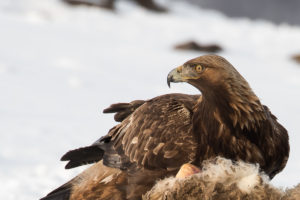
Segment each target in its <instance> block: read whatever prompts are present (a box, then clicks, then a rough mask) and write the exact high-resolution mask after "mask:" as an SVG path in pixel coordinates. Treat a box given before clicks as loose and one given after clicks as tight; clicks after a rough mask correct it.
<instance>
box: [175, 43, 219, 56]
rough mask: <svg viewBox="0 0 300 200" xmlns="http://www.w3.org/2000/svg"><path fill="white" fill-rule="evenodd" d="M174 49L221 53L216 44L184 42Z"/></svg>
mask: <svg viewBox="0 0 300 200" xmlns="http://www.w3.org/2000/svg"><path fill="white" fill-rule="evenodd" d="M175 49H180V50H193V51H205V52H212V53H216V52H219V51H222V48H221V47H220V46H219V45H217V44H209V45H202V44H199V43H197V42H194V41H189V42H184V43H181V44H178V45H176V46H175Z"/></svg>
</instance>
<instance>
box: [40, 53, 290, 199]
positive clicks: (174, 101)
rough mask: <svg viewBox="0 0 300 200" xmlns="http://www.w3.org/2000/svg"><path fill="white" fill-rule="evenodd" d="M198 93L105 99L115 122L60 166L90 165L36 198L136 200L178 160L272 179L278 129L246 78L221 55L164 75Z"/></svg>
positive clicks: (278, 163)
mask: <svg viewBox="0 0 300 200" xmlns="http://www.w3.org/2000/svg"><path fill="white" fill-rule="evenodd" d="M167 81H168V85H170V83H171V82H187V83H189V84H191V85H193V86H194V87H196V88H197V89H199V90H200V91H201V93H202V95H187V94H166V95H162V96H158V97H155V98H153V99H150V100H146V101H143V100H137V101H133V102H131V103H118V104H113V105H111V106H110V107H109V108H107V109H105V110H104V113H116V114H115V120H116V121H119V122H121V123H119V124H118V125H116V126H115V127H113V128H112V129H111V130H110V131H109V132H108V134H107V135H106V136H104V137H102V138H100V139H99V140H97V141H96V142H95V143H93V144H92V145H91V146H88V147H83V148H80V149H76V150H72V151H69V152H67V153H66V154H65V155H64V156H63V157H62V158H61V160H63V161H69V162H68V164H67V165H66V168H73V167H77V166H80V165H83V164H88V163H94V162H97V163H95V164H94V165H92V166H91V167H90V168H88V169H86V170H85V171H83V172H82V173H81V174H79V175H78V176H76V177H75V178H73V179H72V180H71V181H69V182H68V183H66V184H64V185H62V186H61V187H59V188H57V189H56V190H54V191H52V192H51V193H49V194H48V195H47V196H46V197H44V198H43V200H68V199H70V200H77V199H85V200H95V199H100V200H108V199H115V200H118V199H130V200H136V199H141V197H142V195H143V194H145V193H146V192H147V191H148V190H150V189H151V188H152V186H153V185H154V184H155V182H156V181H157V180H159V179H162V178H165V177H168V176H171V175H175V174H176V173H177V172H178V170H179V169H180V167H181V165H182V164H184V163H191V164H193V165H196V166H198V167H200V168H201V165H202V163H203V161H204V160H207V159H211V158H214V157H217V156H222V157H224V158H227V159H231V160H233V161H239V160H241V161H244V162H248V163H258V164H259V166H260V169H261V170H262V171H263V172H265V173H266V174H267V175H268V176H269V177H270V178H273V177H274V176H275V175H276V174H277V173H278V172H280V171H281V170H282V169H283V168H284V167H285V165H286V162H287V160H288V156H289V142H288V134H287V131H286V129H285V128H284V127H283V126H282V125H280V124H279V123H278V122H277V119H276V117H275V116H274V115H273V114H272V113H271V112H270V110H269V109H268V107H267V106H264V105H262V104H261V102H260V100H259V99H258V97H257V96H256V95H255V94H254V92H253V91H252V89H251V88H250V86H249V85H248V83H247V81H246V80H245V79H244V78H243V77H242V76H241V75H240V74H239V72H238V71H237V70H236V69H235V68H234V67H233V66H232V65H231V64H230V63H229V62H228V61H227V60H225V59H224V58H222V57H220V56H217V55H205V56H200V57H197V58H195V59H192V60H189V61H187V62H186V63H184V64H183V65H182V66H180V67H177V68H175V69H173V70H172V71H171V72H170V73H169V74H168V78H167Z"/></svg>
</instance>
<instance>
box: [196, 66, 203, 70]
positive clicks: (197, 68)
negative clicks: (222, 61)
mask: <svg viewBox="0 0 300 200" xmlns="http://www.w3.org/2000/svg"><path fill="white" fill-rule="evenodd" d="M195 70H196V71H197V72H202V70H203V67H202V65H196V66H195Z"/></svg>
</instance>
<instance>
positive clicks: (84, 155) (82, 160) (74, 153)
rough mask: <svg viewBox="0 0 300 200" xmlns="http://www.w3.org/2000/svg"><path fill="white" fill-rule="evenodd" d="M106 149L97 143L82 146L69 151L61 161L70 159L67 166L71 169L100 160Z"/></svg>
mask: <svg viewBox="0 0 300 200" xmlns="http://www.w3.org/2000/svg"><path fill="white" fill-rule="evenodd" d="M103 153H104V151H103V150H102V149H100V148H99V147H98V146H97V145H94V146H87V147H82V148H79V149H75V150H71V151H68V152H67V153H66V154H65V155H63V156H62V158H61V159H60V160H61V161H69V162H68V163H67V165H66V166H65V168H66V169H71V168H74V167H78V166H81V165H86V164H91V163H94V162H98V161H99V160H101V159H102V157H103Z"/></svg>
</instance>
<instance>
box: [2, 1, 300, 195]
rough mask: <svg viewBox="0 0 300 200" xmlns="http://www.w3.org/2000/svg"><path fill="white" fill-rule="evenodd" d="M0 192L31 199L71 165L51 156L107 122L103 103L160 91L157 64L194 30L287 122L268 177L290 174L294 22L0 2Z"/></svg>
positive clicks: (296, 48) (294, 146)
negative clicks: (283, 162) (279, 159)
mask: <svg viewBox="0 0 300 200" xmlns="http://www.w3.org/2000/svg"><path fill="white" fill-rule="evenodd" d="M0 27H1V28H0V82H1V84H0V95H1V96H0V185H1V191H0V199H6V200H11V199H18V200H19V199H20V200H27V199H28V200H29V199H38V198H39V197H42V196H44V195H45V194H46V193H47V192H49V191H50V190H52V189H54V188H55V187H57V186H59V185H60V184H62V183H64V182H65V181H67V180H68V179H70V178H71V177H72V176H74V175H75V174H76V173H78V172H79V171H80V170H82V168H81V169H74V170H69V171H66V170H64V164H65V163H62V162H60V161H59V158H60V157H61V156H62V155H63V154H64V153H65V152H66V151H68V150H70V149H73V148H77V147H80V146H84V145H89V144H91V143H92V142H93V141H94V140H96V139H97V138H99V137H100V136H102V135H104V134H106V133H107V131H108V129H109V128H110V127H112V126H113V125H114V124H115V123H114V121H113V118H112V116H111V115H103V114H102V112H101V111H102V109H104V108H105V107H106V106H108V105H109V104H111V103H115V102H127V101H131V100H134V99H147V98H151V97H154V96H157V95H160V94H164V93H170V92H184V93H197V91H196V90H195V89H193V88H192V87H191V86H189V85H187V84H174V85H172V89H169V88H168V87H167V84H166V76H167V73H168V72H169V71H170V70H171V69H172V68H174V67H176V66H178V65H179V64H181V63H183V62H185V61H186V60H187V59H190V58H193V57H196V56H199V55H200V54H199V53H197V52H180V51H175V50H173V49H172V46H173V45H174V44H175V43H177V42H182V41H185V40H187V39H196V40H198V41H200V42H201V41H203V42H204V43H209V42H217V43H219V44H221V45H222V46H223V47H224V48H225V51H224V52H223V53H221V55H222V56H224V57H226V58H227V59H228V60H229V61H230V62H231V63H232V64H233V65H234V66H236V68H237V69H238V70H239V71H240V72H241V73H242V74H243V75H244V76H245V78H246V79H247V80H248V81H249V83H250V85H251V86H252V88H253V89H254V91H255V92H256V93H257V95H258V96H259V97H260V98H261V100H262V102H263V103H264V104H266V105H268V106H269V107H270V108H271V110H272V112H273V113H274V114H275V115H276V116H277V117H278V118H279V120H280V122H281V123H282V124H284V125H285V127H286V128H287V129H288V130H289V134H290V142H291V154H290V159H289V162H288V165H287V167H286V168H285V170H284V171H283V172H282V173H281V174H279V175H277V176H276V177H275V178H274V180H273V181H272V183H273V184H274V185H276V186H282V187H287V186H293V185H295V184H296V183H298V182H300V171H299V169H300V160H299V154H300V146H299V145H298V143H299V141H300V136H299V135H298V133H299V132H300V128H299V120H300V105H299V100H300V66H299V65H297V64H296V63H294V62H293V61H291V60H290V58H289V57H290V55H291V54H293V53H297V52H299V53H300V28H299V27H291V26H288V25H280V26H275V25H273V24H271V23H268V22H263V21H255V22H254V21H249V20H247V19H238V20H237V19H229V18H226V17H224V16H223V15H221V14H218V13H215V12H211V11H205V10H200V9H197V8H193V7H190V6H188V5H185V4H181V3H175V2H173V3H172V4H171V12H169V13H168V14H154V13H150V12H148V11H145V10H143V9H142V8H139V7H136V6H135V5H132V4H130V3H128V2H123V1H120V2H118V4H117V12H115V13H111V12H108V11H105V10H101V9H95V8H87V7H78V8H70V7H68V6H66V5H64V4H62V3H60V2H58V1H57V0H47V1H46V0H44V1H39V0H2V1H1V2H0Z"/></svg>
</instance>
